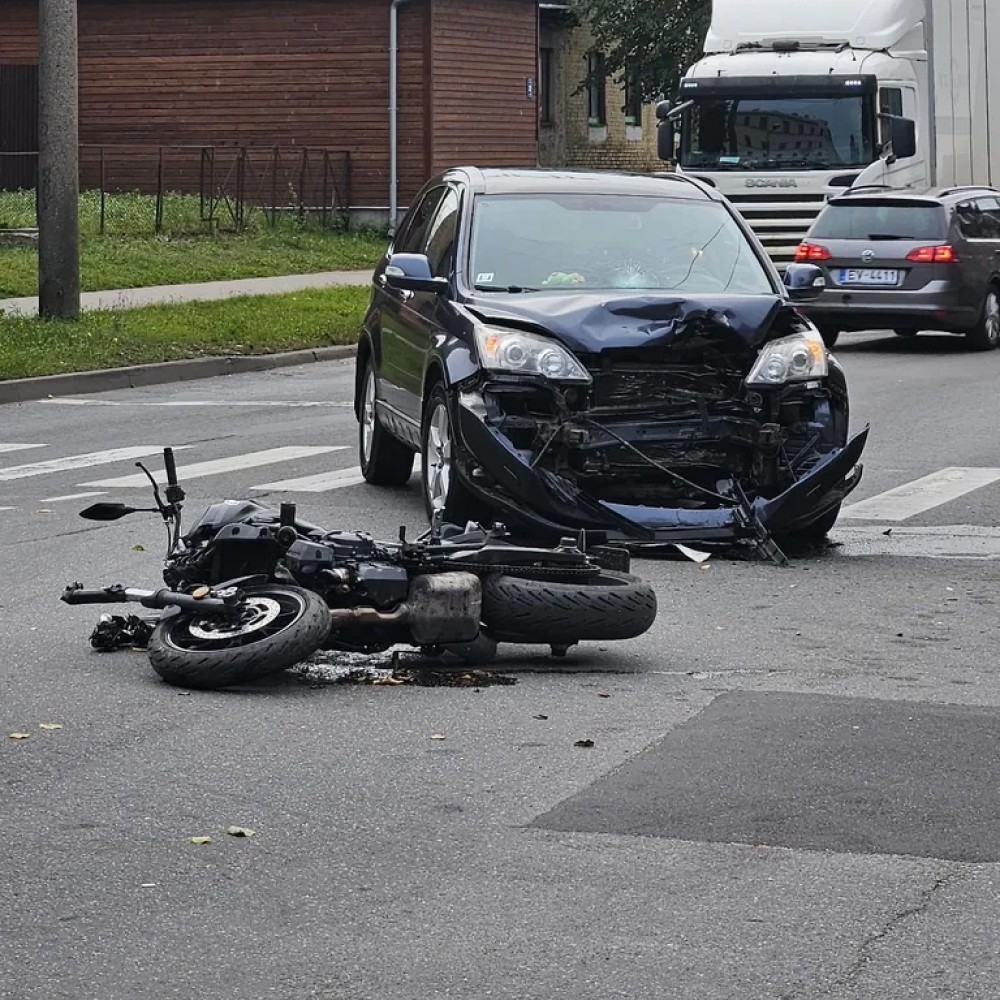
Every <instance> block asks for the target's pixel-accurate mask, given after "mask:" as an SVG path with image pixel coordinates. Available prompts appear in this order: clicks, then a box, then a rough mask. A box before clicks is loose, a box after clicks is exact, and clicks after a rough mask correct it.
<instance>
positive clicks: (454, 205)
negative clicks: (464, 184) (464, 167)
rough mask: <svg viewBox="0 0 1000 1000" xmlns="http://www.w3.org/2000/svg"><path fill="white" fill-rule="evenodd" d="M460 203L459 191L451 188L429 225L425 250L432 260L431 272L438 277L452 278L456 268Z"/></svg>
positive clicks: (428, 257)
mask: <svg viewBox="0 0 1000 1000" xmlns="http://www.w3.org/2000/svg"><path fill="white" fill-rule="evenodd" d="M459 205H460V201H459V197H458V192H457V191H455V190H454V189H453V188H449V189H448V191H447V193H446V194H445V196H444V197H443V198H442V200H441V204H440V206H439V207H438V210H437V213H436V214H435V216H434V218H433V219H432V220H431V223H430V225H429V226H428V227H427V236H426V239H425V241H424V251H423V252H424V253H425V254H427V259H428V260H429V261H430V264H431V273H432V274H433V275H434V276H435V277H438V278H450V277H451V273H452V271H453V270H454V265H455V240H456V238H457V236H458V210H459Z"/></svg>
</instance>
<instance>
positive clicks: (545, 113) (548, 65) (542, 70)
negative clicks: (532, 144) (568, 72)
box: [538, 49, 555, 125]
mask: <svg viewBox="0 0 1000 1000" xmlns="http://www.w3.org/2000/svg"><path fill="white" fill-rule="evenodd" d="M553 58H554V53H553V50H552V49H539V50H538V115H539V118H540V119H541V121H542V123H543V124H545V125H551V124H552V123H553V122H554V121H555V110H554V108H553V96H554V95H553V93H552V84H553V76H552V72H553V66H552V60H553Z"/></svg>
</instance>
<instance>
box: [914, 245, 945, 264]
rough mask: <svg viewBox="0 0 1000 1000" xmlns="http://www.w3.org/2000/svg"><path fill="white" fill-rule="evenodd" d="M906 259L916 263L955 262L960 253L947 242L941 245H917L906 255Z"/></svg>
mask: <svg viewBox="0 0 1000 1000" xmlns="http://www.w3.org/2000/svg"><path fill="white" fill-rule="evenodd" d="M906 259H907V260H910V261H913V263H914V264H954V263H955V262H956V261H957V260H958V254H957V253H955V248H954V247H952V246H949V245H948V244H947V243H946V244H945V245H944V246H940V247H917V249H916V250H911V251H910V252H909V253H908V254H907V255H906Z"/></svg>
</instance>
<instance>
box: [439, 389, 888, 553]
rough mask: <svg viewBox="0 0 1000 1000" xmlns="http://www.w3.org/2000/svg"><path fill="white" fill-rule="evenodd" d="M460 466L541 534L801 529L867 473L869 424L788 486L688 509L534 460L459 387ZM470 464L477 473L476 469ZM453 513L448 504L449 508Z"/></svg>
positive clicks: (604, 536)
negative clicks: (624, 493) (621, 498)
mask: <svg viewBox="0 0 1000 1000" xmlns="http://www.w3.org/2000/svg"><path fill="white" fill-rule="evenodd" d="M455 403H456V411H457V412H456V414H455V416H456V428H457V442H456V443H457V445H458V447H459V449H460V451H461V453H462V454H461V455H460V456H458V458H459V461H458V462H456V464H455V467H454V468H455V471H456V472H457V474H458V475H460V476H461V478H462V480H463V482H464V484H465V485H466V487H467V488H468V489H469V490H470V491H471V492H472V493H473V494H474V495H476V496H478V497H479V498H480V499H482V500H483V501H485V502H486V503H487V504H488V505H489V506H490V507H491V508H492V509H494V510H495V511H497V513H498V514H499V515H500V516H501V517H503V518H505V519H506V520H508V521H509V522H512V523H513V524H516V525H518V526H519V527H521V528H527V529H529V530H531V531H533V532H535V533H537V534H539V535H541V536H551V535H559V534H565V533H566V532H567V531H579V530H585V531H587V532H588V533H590V534H591V535H592V538H593V540H595V541H633V542H643V541H645V542H660V543H685V542H737V541H743V540H753V539H755V538H756V539H758V540H759V539H760V538H761V535H762V533H763V534H767V533H770V534H777V535H793V534H795V533H797V532H803V531H806V530H808V528H809V527H810V526H811V525H812V524H814V523H815V522H817V521H818V520H820V519H821V518H822V517H824V516H825V515H826V514H828V513H829V512H830V511H831V509H833V508H834V507H836V506H837V505H838V504H840V503H841V502H843V500H844V499H845V498H846V497H847V496H848V494H850V493H851V491H852V490H853V489H854V488H855V487H856V486H857V485H858V483H859V482H860V479H861V474H862V466H861V464H860V459H861V455H862V452H863V451H864V448H865V444H866V442H867V438H868V430H867V428H866V429H865V430H864V431H862V432H861V433H860V434H858V435H857V436H855V437H854V438H853V439H851V440H850V441H848V442H847V444H846V445H845V446H844V447H842V448H833V449H831V450H829V451H828V452H827V453H826V454H824V455H823V457H822V458H821V459H820V460H819V461H818V462H817V463H815V464H814V465H813V466H812V468H811V469H810V470H809V471H808V472H807V473H806V474H804V475H803V476H801V477H800V478H799V479H798V481H797V482H795V483H794V484H793V485H791V486H790V487H789V488H788V489H786V490H785V491H784V492H783V493H781V494H780V495H778V496H775V497H774V498H772V499H765V498H756V499H754V500H752V501H751V500H747V501H745V502H743V503H737V502H734V503H733V504H732V505H731V506H725V505H723V504H722V503H721V502H720V504H719V505H718V506H716V507H708V508H700V509H688V508H680V507H678V508H674V507H653V506H644V505H632V504H623V503H610V502H607V501H603V500H600V499H597V498H595V497H592V496H589V495H588V494H587V493H586V492H585V491H584V490H582V489H581V488H580V487H578V486H577V484H576V483H574V482H572V481H571V480H570V479H568V478H565V477H563V476H560V475H558V474H556V473H554V472H552V471H550V470H548V469H545V468H543V467H541V466H540V465H539V464H538V463H537V461H536V462H534V463H532V462H530V461H528V460H527V459H526V457H525V456H524V455H523V454H522V453H521V452H520V451H518V450H517V449H516V448H515V447H514V445H513V444H512V442H511V441H510V440H509V439H508V438H507V437H506V436H505V435H504V434H503V433H502V432H501V431H500V430H499V429H498V428H497V427H495V426H493V425H492V424H491V423H490V422H489V421H488V420H487V419H486V413H485V409H484V407H483V405H482V397H481V396H480V395H479V394H478V393H458V394H456V399H455ZM470 470H471V472H470ZM445 514H446V516H447V511H446V512H445Z"/></svg>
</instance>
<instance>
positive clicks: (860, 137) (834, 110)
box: [681, 97, 874, 170]
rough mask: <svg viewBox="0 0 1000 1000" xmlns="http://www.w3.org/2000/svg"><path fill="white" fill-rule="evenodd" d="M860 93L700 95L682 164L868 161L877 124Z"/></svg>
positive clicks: (747, 166)
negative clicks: (709, 97)
mask: <svg viewBox="0 0 1000 1000" xmlns="http://www.w3.org/2000/svg"><path fill="white" fill-rule="evenodd" d="M870 117H871V116H870V114H869V112H868V110H867V106H866V105H865V103H864V101H863V100H862V99H861V98H860V97H839V98H831V97H810V98H806V97H794V98H783V99H781V98H778V99H769V98H758V97H752V98H743V99H736V98H733V99H715V100H701V101H695V103H694V107H693V108H692V109H691V114H690V118H689V123H688V125H687V127H686V128H685V130H684V146H683V150H682V155H681V165H682V166H684V167H695V168H701V169H706V168H709V167H711V168H712V169H714V170H719V169H721V170H725V169H727V168H728V169H730V170H767V169H771V168H774V169H783V168H787V167H811V168H813V169H823V168H832V169H839V168H840V167H862V166H867V165H868V164H869V163H871V162H872V160H873V159H874V153H873V149H872V127H871V123H870Z"/></svg>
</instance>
